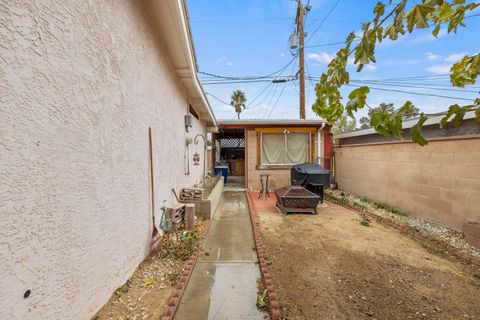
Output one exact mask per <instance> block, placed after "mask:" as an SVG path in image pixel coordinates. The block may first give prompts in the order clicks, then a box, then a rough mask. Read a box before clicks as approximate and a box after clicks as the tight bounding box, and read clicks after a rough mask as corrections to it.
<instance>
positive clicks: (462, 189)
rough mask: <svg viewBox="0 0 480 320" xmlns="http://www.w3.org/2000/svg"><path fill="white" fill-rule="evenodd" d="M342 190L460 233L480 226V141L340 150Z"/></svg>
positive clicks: (338, 171)
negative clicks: (468, 223)
mask: <svg viewBox="0 0 480 320" xmlns="http://www.w3.org/2000/svg"><path fill="white" fill-rule="evenodd" d="M335 165H336V167H335V174H336V180H337V182H338V186H339V188H340V189H342V190H345V191H348V192H352V193H354V194H356V195H359V196H368V197H370V198H372V199H375V200H377V201H382V202H386V203H388V204H390V205H392V206H394V207H397V208H400V209H403V210H406V211H408V212H410V213H411V214H413V215H415V216H419V217H424V218H427V219H430V220H433V221H435V222H437V223H440V224H443V225H446V226H450V227H453V228H455V229H458V230H461V229H462V224H463V223H464V222H466V221H480V139H478V138H477V139H465V140H443V141H430V142H429V144H428V145H427V146H424V147H421V146H419V145H417V144H415V143H394V144H389V143H387V144H379V145H359V146H342V147H339V148H335Z"/></svg>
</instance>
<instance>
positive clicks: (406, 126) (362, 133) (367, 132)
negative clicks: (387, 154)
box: [333, 111, 475, 139]
mask: <svg viewBox="0 0 480 320" xmlns="http://www.w3.org/2000/svg"><path fill="white" fill-rule="evenodd" d="M444 116H445V114H443V113H442V114H439V115H437V116H432V117H431V118H429V119H428V120H427V121H425V123H424V124H423V126H424V127H426V126H431V125H435V124H439V123H440V120H442V118H443V117H444ZM474 118H475V112H474V111H470V112H467V113H466V114H465V117H464V118H463V119H464V120H468V119H474ZM417 121H418V118H412V119H409V120H405V121H403V126H402V127H403V129H410V128H411V127H413V126H414V125H415V124H416V123H417ZM371 134H378V133H377V132H376V131H375V129H373V128H368V129H361V130H355V131H352V132H347V133H342V134H338V135H334V136H333V139H344V138H353V137H359V136H366V135H371Z"/></svg>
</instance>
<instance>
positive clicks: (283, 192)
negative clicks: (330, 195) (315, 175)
mask: <svg viewBox="0 0 480 320" xmlns="http://www.w3.org/2000/svg"><path fill="white" fill-rule="evenodd" d="M275 194H276V195H277V197H282V198H319V196H317V195H316V194H315V193H313V192H311V191H309V190H307V189H305V188H304V187H300V186H286V187H283V188H280V189H276V190H275Z"/></svg>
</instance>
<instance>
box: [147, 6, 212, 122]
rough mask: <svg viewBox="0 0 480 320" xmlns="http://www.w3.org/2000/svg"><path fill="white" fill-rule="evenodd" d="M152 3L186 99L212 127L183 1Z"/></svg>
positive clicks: (209, 109) (209, 110) (210, 109)
mask: <svg viewBox="0 0 480 320" xmlns="http://www.w3.org/2000/svg"><path fill="white" fill-rule="evenodd" d="M151 4H152V9H153V10H154V16H155V18H156V23H157V24H158V26H159V28H160V34H161V37H162V40H163V41H164V43H165V45H166V47H167V49H168V51H169V53H170V57H171V59H172V61H173V65H174V68H175V72H176V73H177V75H178V77H179V78H180V80H181V81H182V83H183V84H184V85H185V88H186V90H187V94H188V98H189V100H188V102H189V103H190V104H191V105H192V107H193V108H194V109H195V111H196V112H197V113H198V115H199V118H200V119H201V120H204V121H206V123H207V126H208V127H210V128H211V129H213V130H215V129H216V127H217V121H216V119H215V115H214V114H213V111H212V108H211V107H210V104H209V102H208V100H207V98H206V96H205V92H204V91H203V88H202V85H201V84H200V81H199V80H198V76H197V71H198V66H197V60H196V56H195V49H194V47H193V41H192V34H191V31H190V23H189V21H188V12H187V5H186V3H185V0H161V1H155V0H152V1H151Z"/></svg>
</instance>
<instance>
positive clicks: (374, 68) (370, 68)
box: [365, 64, 377, 72]
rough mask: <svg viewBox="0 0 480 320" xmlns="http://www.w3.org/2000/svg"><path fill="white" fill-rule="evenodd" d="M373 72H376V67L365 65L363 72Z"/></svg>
mask: <svg viewBox="0 0 480 320" xmlns="http://www.w3.org/2000/svg"><path fill="white" fill-rule="evenodd" d="M375 70H377V67H376V66H374V65H372V64H367V65H365V71H370V72H372V71H375Z"/></svg>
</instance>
